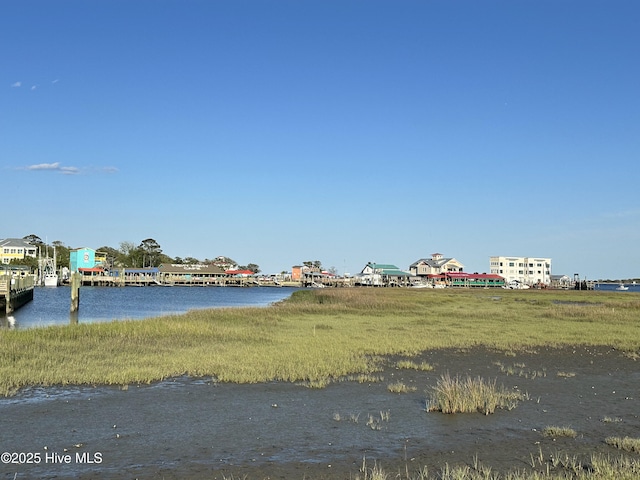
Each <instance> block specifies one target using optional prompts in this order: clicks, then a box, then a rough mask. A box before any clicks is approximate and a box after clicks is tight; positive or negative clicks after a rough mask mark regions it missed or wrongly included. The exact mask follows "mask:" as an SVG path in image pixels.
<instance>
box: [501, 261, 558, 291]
mask: <svg viewBox="0 0 640 480" xmlns="http://www.w3.org/2000/svg"><path fill="white" fill-rule="evenodd" d="M489 268H490V273H492V274H496V275H500V276H501V277H504V279H505V280H506V282H507V283H509V282H511V281H514V280H516V281H518V282H520V283H524V284H526V285H536V284H542V285H550V284H551V259H550V258H542V257H502V256H495V257H489Z"/></svg>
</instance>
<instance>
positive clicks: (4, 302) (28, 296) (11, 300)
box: [0, 274, 35, 315]
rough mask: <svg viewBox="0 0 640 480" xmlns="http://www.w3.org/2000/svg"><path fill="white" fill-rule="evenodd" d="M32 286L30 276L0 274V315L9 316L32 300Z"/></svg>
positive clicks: (33, 283)
mask: <svg viewBox="0 0 640 480" xmlns="http://www.w3.org/2000/svg"><path fill="white" fill-rule="evenodd" d="M34 285H35V280H34V278H33V276H32V275H25V276H22V275H12V274H0V315H2V314H6V315H9V314H11V313H12V312H13V311H14V310H15V309H17V308H20V307H21V306H22V305H24V304H25V303H27V302H30V301H31V300H33V287H34Z"/></svg>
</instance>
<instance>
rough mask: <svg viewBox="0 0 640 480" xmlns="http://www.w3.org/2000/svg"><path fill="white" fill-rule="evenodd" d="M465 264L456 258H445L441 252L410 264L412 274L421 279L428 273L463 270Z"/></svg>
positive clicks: (438, 273) (436, 273)
mask: <svg viewBox="0 0 640 480" xmlns="http://www.w3.org/2000/svg"><path fill="white" fill-rule="evenodd" d="M463 270H464V265H463V264H462V263H460V262H459V261H458V260H456V259H455V258H445V257H444V256H443V255H442V254H441V253H433V254H431V258H421V259H420V260H416V261H415V262H413V263H412V264H411V265H409V272H410V273H411V275H412V276H414V277H418V278H420V279H421V280H423V279H426V278H427V276H428V275H441V274H443V273H447V272H462V271H463Z"/></svg>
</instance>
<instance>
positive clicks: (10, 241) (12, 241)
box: [0, 238, 36, 248]
mask: <svg viewBox="0 0 640 480" xmlns="http://www.w3.org/2000/svg"><path fill="white" fill-rule="evenodd" d="M0 247H22V248H24V247H31V248H36V246H35V245H32V244H31V243H29V242H27V241H26V240H25V239H24V238H4V239H2V240H0Z"/></svg>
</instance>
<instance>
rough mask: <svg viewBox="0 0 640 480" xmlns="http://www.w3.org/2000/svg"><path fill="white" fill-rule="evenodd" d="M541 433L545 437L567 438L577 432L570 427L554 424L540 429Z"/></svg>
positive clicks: (572, 436)
mask: <svg viewBox="0 0 640 480" xmlns="http://www.w3.org/2000/svg"><path fill="white" fill-rule="evenodd" d="M542 434H543V435H544V436H545V437H552V438H559V437H568V438H576V437H577V436H578V434H577V433H576V431H575V430H574V429H573V428H571V427H556V426H548V427H545V428H544V430H542Z"/></svg>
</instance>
